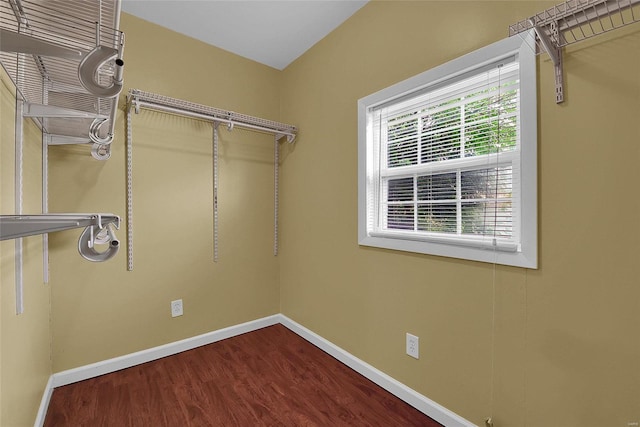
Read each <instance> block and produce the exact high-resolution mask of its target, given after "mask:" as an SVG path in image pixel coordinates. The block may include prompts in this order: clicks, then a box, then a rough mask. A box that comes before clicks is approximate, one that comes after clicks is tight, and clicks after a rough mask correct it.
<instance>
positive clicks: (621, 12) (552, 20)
mask: <svg viewBox="0 0 640 427" xmlns="http://www.w3.org/2000/svg"><path fill="white" fill-rule="evenodd" d="M636 22H640V0H568V1H566V2H564V3H560V4H558V5H556V6H553V7H550V8H548V9H546V10H543V11H542V12H539V13H537V14H535V15H533V16H531V17H529V18H527V19H524V20H521V21H518V22H516V23H515V24H512V25H510V26H509V36H513V35H517V34H521V33H524V32H528V31H530V30H534V31H535V33H536V36H537V38H536V46H535V49H536V51H537V53H541V52H543V51H544V52H547V53H548V54H549V56H550V57H551V60H552V61H553V64H554V67H555V80H556V102H557V103H560V102H562V101H563V100H564V82H563V75H562V74H563V69H562V67H563V65H562V48H563V47H566V46H569V45H572V44H574V43H578V42H581V41H583V40H587V39H590V38H592V37H595V36H598V35H600V34H604V33H607V32H609V31H612V30H615V29H618V28H622V27H625V26H627V25H630V24H633V23H636Z"/></svg>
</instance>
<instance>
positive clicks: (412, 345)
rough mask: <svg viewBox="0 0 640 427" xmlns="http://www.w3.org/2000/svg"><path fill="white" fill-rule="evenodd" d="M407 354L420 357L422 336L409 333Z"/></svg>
mask: <svg viewBox="0 0 640 427" xmlns="http://www.w3.org/2000/svg"><path fill="white" fill-rule="evenodd" d="M407 354H408V355H409V356H411V357H413V358H415V359H419V358H420V338H418V337H417V336H415V335H411V334H410V333H407Z"/></svg>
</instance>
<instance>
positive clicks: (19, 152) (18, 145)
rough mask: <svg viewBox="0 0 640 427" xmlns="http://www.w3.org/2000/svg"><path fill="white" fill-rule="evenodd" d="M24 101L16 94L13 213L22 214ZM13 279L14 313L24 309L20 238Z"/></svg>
mask: <svg viewBox="0 0 640 427" xmlns="http://www.w3.org/2000/svg"><path fill="white" fill-rule="evenodd" d="M23 104H24V102H23V101H22V100H21V99H20V97H19V96H16V123H15V137H16V141H15V170H14V174H15V182H14V184H15V207H14V210H15V213H16V215H22V165H23V143H22V138H23V134H22V122H23V118H22V109H23ZM14 259H15V280H16V314H22V312H23V311H24V299H23V293H22V291H23V277H22V264H23V263H22V238H19V239H16V241H15V255H14Z"/></svg>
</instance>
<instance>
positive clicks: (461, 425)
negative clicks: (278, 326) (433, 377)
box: [279, 314, 477, 427]
mask: <svg viewBox="0 0 640 427" xmlns="http://www.w3.org/2000/svg"><path fill="white" fill-rule="evenodd" d="M279 316H280V323H282V325H284V326H285V327H287V328H288V329H290V330H291V331H293V332H295V333H296V334H298V335H299V336H301V337H302V338H304V339H305V340H307V341H309V342H310V343H311V344H313V345H315V346H316V347H318V348H319V349H320V350H323V351H324V352H325V353H328V354H330V355H331V356H333V357H334V358H336V359H337V360H339V361H340V362H342V363H344V364H345V365H347V366H348V367H350V368H351V369H353V370H354V371H356V372H358V373H359V374H360V375H362V376H364V377H366V378H368V379H370V380H371V381H373V382H374V383H376V384H377V385H379V386H380V387H382V388H383V389H385V390H387V391H388V392H389V393H391V394H393V395H394V396H396V397H398V398H399V399H401V400H404V401H405V402H407V403H408V404H409V405H411V406H413V407H414V408H416V409H417V410H419V411H420V412H422V413H423V414H426V415H428V416H429V417H431V418H433V419H434V420H436V421H437V422H439V423H440V424H442V425H444V426H446V427H477V426H476V425H475V424H473V423H472V422H470V421H468V420H466V419H464V418H462V417H461V416H459V415H457V414H455V413H454V412H451V411H450V410H448V409H447V408H445V407H443V406H442V405H439V404H437V403H436V402H434V401H433V400H431V399H429V398H427V397H426V396H423V395H422V394H420V393H418V392H417V391H415V390H413V389H412V388H410V387H407V386H406V385H404V384H402V383H401V382H399V381H397V380H395V379H393V378H391V377H390V376H389V375H387V374H385V373H384V372H382V371H380V370H379V369H376V368H374V367H373V366H371V365H369V364H368V363H366V362H365V361H363V360H360V359H358V358H357V357H355V356H354V355H352V354H351V353H348V352H347V351H345V350H343V349H341V348H340V347H338V346H336V345H335V344H333V343H331V342H329V341H327V340H326V339H324V338H322V337H321V336H320V335H318V334H316V333H314V332H312V331H310V330H309V329H307V328H305V327H304V326H302V325H300V324H299V323H296V322H294V321H293V320H291V319H289V318H288V317H287V316H285V315H283V314H280V315H279Z"/></svg>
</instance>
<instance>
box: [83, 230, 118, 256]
mask: <svg viewBox="0 0 640 427" xmlns="http://www.w3.org/2000/svg"><path fill="white" fill-rule="evenodd" d="M105 228H106V231H105ZM99 234H102V237H100V238H98V235H99ZM107 242H108V244H109V247H108V248H107V249H106V250H105V251H104V252H98V251H97V250H96V249H95V243H107ZM119 249H120V241H119V240H118V239H117V238H116V236H115V233H114V232H113V229H111V225H110V224H107V225H106V226H105V227H104V228H101V227H100V226H99V225H90V226H88V227H87V228H85V229H84V231H83V232H82V234H81V235H80V239H79V240H78V252H80V255H82V257H83V258H84V259H86V260H88V261H92V262H102V261H107V260H109V259H111V258H113V257H114V256H115V255H116V254H117V253H118V250H119Z"/></svg>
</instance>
